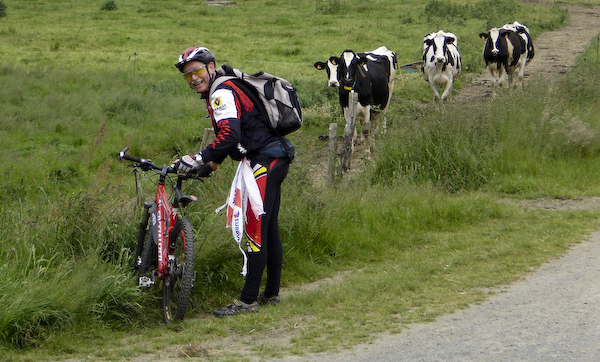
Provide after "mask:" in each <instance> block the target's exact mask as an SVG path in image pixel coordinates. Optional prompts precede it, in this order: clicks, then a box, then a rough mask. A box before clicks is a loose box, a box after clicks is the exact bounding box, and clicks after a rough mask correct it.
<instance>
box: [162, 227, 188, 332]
mask: <svg viewBox="0 0 600 362" xmlns="http://www.w3.org/2000/svg"><path fill="white" fill-rule="evenodd" d="M171 235H172V237H170V238H169V239H170V240H169V253H168V254H169V270H168V273H167V274H166V275H165V277H164V279H163V298H162V305H163V318H164V321H165V323H170V322H172V321H174V320H183V318H184V316H185V311H186V309H187V306H188V303H189V300H190V296H191V294H192V289H193V287H194V229H193V228H192V224H191V223H190V221H189V220H188V219H185V218H180V219H179V220H177V223H176V224H175V227H174V228H173V233H172V234H171Z"/></svg>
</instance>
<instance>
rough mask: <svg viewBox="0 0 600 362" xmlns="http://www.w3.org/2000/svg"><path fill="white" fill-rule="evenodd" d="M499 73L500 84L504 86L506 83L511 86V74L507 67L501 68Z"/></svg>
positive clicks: (501, 86)
mask: <svg viewBox="0 0 600 362" xmlns="http://www.w3.org/2000/svg"><path fill="white" fill-rule="evenodd" d="M499 73H500V74H499V77H498V86H499V87H500V88H503V87H504V86H505V85H506V86H507V87H508V88H510V76H509V74H508V73H507V71H506V68H504V67H502V68H500V70H499Z"/></svg>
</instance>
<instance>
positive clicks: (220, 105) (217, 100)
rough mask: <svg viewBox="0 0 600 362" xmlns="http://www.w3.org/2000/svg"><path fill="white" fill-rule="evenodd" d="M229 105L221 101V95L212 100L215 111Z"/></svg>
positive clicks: (222, 109)
mask: <svg viewBox="0 0 600 362" xmlns="http://www.w3.org/2000/svg"><path fill="white" fill-rule="evenodd" d="M225 108H227V105H226V104H224V103H223V101H221V97H217V98H215V99H214V100H213V102H212V109H213V110H215V111H224V110H225Z"/></svg>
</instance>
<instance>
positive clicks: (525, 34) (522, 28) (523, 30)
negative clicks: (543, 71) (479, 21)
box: [501, 21, 535, 63]
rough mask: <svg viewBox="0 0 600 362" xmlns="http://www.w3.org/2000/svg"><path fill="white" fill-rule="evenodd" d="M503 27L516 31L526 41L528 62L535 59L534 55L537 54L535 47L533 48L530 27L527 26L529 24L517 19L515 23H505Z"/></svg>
mask: <svg viewBox="0 0 600 362" xmlns="http://www.w3.org/2000/svg"><path fill="white" fill-rule="evenodd" d="M501 29H508V30H512V31H516V32H517V33H518V34H519V35H520V36H521V38H523V40H524V41H525V43H524V45H525V54H526V59H527V61H526V63H529V62H530V61H531V60H533V57H534V55H535V49H534V48H533V42H532V41H531V35H530V33H529V28H528V27H527V25H524V24H521V23H519V22H518V21H515V22H513V23H509V24H504V25H503V26H502V28H501ZM521 45H523V43H521Z"/></svg>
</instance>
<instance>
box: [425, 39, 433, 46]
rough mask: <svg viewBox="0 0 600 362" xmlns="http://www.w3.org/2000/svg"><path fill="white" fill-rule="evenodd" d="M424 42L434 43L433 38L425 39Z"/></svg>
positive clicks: (427, 43)
mask: <svg viewBox="0 0 600 362" xmlns="http://www.w3.org/2000/svg"><path fill="white" fill-rule="evenodd" d="M423 43H425V44H426V45H431V44H433V39H425V41H424V42H423Z"/></svg>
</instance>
